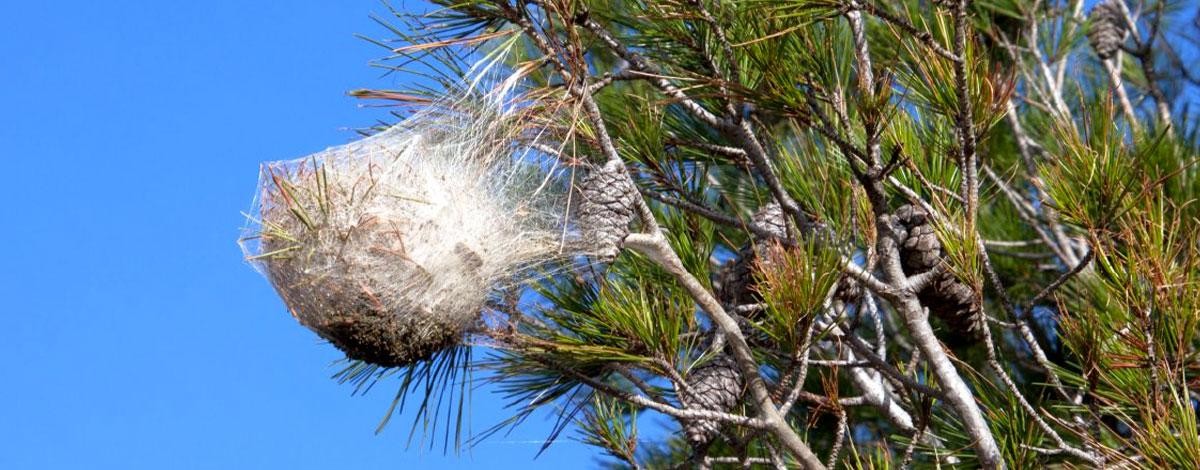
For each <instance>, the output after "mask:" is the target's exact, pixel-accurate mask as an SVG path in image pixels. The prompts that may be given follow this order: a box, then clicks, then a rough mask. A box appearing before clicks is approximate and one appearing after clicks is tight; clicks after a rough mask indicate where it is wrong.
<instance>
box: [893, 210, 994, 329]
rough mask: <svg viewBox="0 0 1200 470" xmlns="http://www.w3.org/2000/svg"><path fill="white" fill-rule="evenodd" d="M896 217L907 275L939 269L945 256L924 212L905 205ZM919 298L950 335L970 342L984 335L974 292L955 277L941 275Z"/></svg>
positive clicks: (952, 275) (981, 316)
mask: <svg viewBox="0 0 1200 470" xmlns="http://www.w3.org/2000/svg"><path fill="white" fill-rule="evenodd" d="M894 215H895V218H896V222H897V223H898V225H899V228H900V229H901V230H902V232H901V235H902V236H903V239H902V240H900V260H901V262H902V263H903V265H904V273H905V274H907V275H909V276H913V275H916V274H920V273H923V272H927V271H929V270H931V269H933V268H934V267H935V266H937V265H938V263H940V262H941V260H942V258H943V256H945V255H944V253H942V243H941V242H940V241H939V240H938V238H937V233H936V232H934V230H933V225H932V224H931V223H930V220H929V214H928V213H927V212H925V209H922V208H920V207H917V206H913V205H909V204H906V205H903V206H900V208H899V209H896V212H895V214H894ZM917 298H918V299H920V300H921V303H922V304H924V305H925V306H926V307H928V308H929V313H931V314H933V315H934V316H936V317H938V318H939V319H941V320H942V322H944V323H945V324H946V326H947V327H949V328H950V330H951V331H953V332H955V333H957V334H960V335H967V337H969V338H979V337H980V335H981V334H982V328H983V327H984V323H983V311H982V310H981V309H980V306H979V304H978V302H976V296H975V291H974V289H972V288H971V286H968V285H967V284H964V283H963V282H962V281H959V280H958V278H956V277H954V274H952V273H950V272H942V273H941V274H940V275H938V277H937V278H936V279H934V280H933V282H931V283H930V284H929V285H928V286H926V287H925V289H923V290H922V291H921V292H918V293H917Z"/></svg>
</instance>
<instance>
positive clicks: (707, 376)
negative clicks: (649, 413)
mask: <svg viewBox="0 0 1200 470" xmlns="http://www.w3.org/2000/svg"><path fill="white" fill-rule="evenodd" d="M687 383H688V388H689V389H690V393H681V394H680V397H679V398H680V400H681V401H682V402H683V404H684V406H686V407H688V408H693V409H700V410H709V411H720V412H723V413H727V412H729V411H730V410H732V409H733V407H735V406H737V404H738V401H740V400H741V397H742V388H743V383H742V374H741V372H740V371H739V370H738V367H737V363H736V362H734V360H733V358H732V357H729V355H728V354H721V355H719V356H717V357H715V358H713V359H712V360H711V361H708V363H706V364H703V365H701V366H699V367H696V368H695V369H693V370H692V373H691V374H689V375H688V378H687ZM720 429H721V423H720V422H719V421H714V420H708V419H695V420H687V421H685V422H684V424H683V432H684V436H686V437H687V440H688V442H690V443H691V444H692V445H693V446H702V445H705V444H708V443H709V442H711V441H712V440H713V438H715V437H716V436H717V432H718V431H719V430H720Z"/></svg>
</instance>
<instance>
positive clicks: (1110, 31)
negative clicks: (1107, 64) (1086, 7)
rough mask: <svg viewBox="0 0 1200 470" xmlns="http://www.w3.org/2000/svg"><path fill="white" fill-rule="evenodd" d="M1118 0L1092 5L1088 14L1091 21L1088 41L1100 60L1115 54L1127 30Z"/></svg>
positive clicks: (1123, 40) (1107, 0) (1108, 0)
mask: <svg viewBox="0 0 1200 470" xmlns="http://www.w3.org/2000/svg"><path fill="white" fill-rule="evenodd" d="M1118 1H1121V0H1105V1H1104V2H1101V3H1099V4H1097V5H1096V6H1095V7H1093V8H1092V12H1091V13H1089V14H1088V20H1089V21H1091V28H1089V29H1088V33H1087V36H1088V43H1090V44H1091V45H1092V49H1094V50H1095V51H1096V55H1097V56H1098V57H1100V59H1101V60H1108V59H1109V58H1111V57H1112V56H1114V55H1116V53H1117V51H1118V50H1120V48H1121V44H1122V43H1123V42H1125V35H1126V34H1127V33H1128V32H1129V29H1128V25H1126V23H1125V15H1124V13H1122V12H1121V7H1120V5H1118V4H1117V2H1118Z"/></svg>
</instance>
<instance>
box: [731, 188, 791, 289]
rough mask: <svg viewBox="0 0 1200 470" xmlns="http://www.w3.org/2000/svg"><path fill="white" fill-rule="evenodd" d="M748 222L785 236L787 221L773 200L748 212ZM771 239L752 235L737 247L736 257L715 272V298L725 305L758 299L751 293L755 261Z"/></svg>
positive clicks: (774, 233) (767, 246)
mask: <svg viewBox="0 0 1200 470" xmlns="http://www.w3.org/2000/svg"><path fill="white" fill-rule="evenodd" d="M750 222H751V223H753V224H754V225H756V226H758V227H762V228H764V229H766V230H767V231H768V232H770V233H771V235H773V236H775V237H777V238H780V239H782V238H786V237H787V222H786V220H785V219H784V215H783V208H782V207H780V206H779V204H776V203H774V202H772V203H769V204H767V205H765V206H763V207H761V208H759V209H758V211H757V212H755V213H754V215H751V216H750ZM771 243H773V241H772V240H770V239H767V238H764V237H760V236H758V235H755V236H754V240H753V241H752V242H751V243H750V244H748V245H746V246H744V247H742V249H740V250H738V252H737V258H734V259H733V260H731V261H727V262H725V264H723V265H721V267H720V268H717V272H716V294H717V298H718V299H720V300H721V303H722V304H724V305H725V306H726V307H736V306H738V305H742V304H748V303H753V302H757V301H758V299H757V295H756V294H755V293H754V289H753V287H754V263H756V262H758V260H760V259H763V258H765V257H766V250H767V249H768V248H769V247H770V246H771Z"/></svg>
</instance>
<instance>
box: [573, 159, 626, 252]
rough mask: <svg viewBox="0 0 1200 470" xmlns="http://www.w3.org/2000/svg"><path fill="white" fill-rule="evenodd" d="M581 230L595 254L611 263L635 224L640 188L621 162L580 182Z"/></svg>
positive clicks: (601, 169) (610, 164) (593, 171)
mask: <svg viewBox="0 0 1200 470" xmlns="http://www.w3.org/2000/svg"><path fill="white" fill-rule="evenodd" d="M579 188H580V193H581V196H582V198H581V201H580V203H579V227H580V230H581V232H582V233H583V237H584V243H585V244H586V245H587V246H588V249H589V251H590V252H591V254H593V255H595V256H596V258H598V259H600V260H601V261H605V262H611V261H612V260H613V259H616V257H617V254H618V253H620V252H621V243H622V242H624V241H625V237H626V236H628V235H629V224H630V222H633V217H634V204H635V203H636V202H637V197H638V193H637V188H635V187H634V186H633V182H632V181H630V179H629V176H628V175H626V173H625V169H624V168H623V167H621V166H620V163H619V162H610V163H608V164H606V165H604V166H602V167H598V168H595V169H593V170H592V171H591V172H589V173H588V174H587V176H585V177H583V180H582V181H580V183H579Z"/></svg>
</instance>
